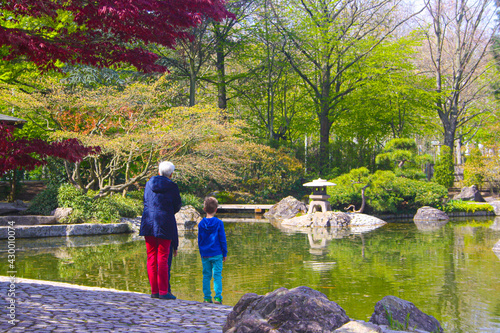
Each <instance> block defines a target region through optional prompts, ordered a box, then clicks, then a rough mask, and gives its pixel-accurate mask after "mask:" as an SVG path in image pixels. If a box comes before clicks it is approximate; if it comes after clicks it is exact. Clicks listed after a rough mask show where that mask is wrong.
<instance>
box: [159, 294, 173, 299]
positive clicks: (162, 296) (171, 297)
mask: <svg viewBox="0 0 500 333" xmlns="http://www.w3.org/2000/svg"><path fill="white" fill-rule="evenodd" d="M160 299H171V300H174V299H177V297H175V296H174V295H172V294H165V295H160Z"/></svg>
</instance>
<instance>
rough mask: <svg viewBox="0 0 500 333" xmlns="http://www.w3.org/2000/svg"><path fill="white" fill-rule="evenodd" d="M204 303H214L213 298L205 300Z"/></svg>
mask: <svg viewBox="0 0 500 333" xmlns="http://www.w3.org/2000/svg"><path fill="white" fill-rule="evenodd" d="M203 303H212V299H211V298H205V299H203Z"/></svg>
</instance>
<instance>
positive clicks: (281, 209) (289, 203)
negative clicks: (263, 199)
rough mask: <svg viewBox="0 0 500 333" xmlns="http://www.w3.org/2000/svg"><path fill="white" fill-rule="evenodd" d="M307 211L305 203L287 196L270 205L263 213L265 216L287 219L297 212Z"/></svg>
mask: <svg viewBox="0 0 500 333" xmlns="http://www.w3.org/2000/svg"><path fill="white" fill-rule="evenodd" d="M301 212H302V213H305V212H307V207H306V204H305V203H303V202H301V201H299V200H297V199H295V198H294V197H292V196H288V197H286V198H285V199H282V200H281V201H280V202H278V203H277V204H275V205H274V206H272V207H271V208H270V209H269V210H268V211H267V212H266V213H265V214H264V217H266V218H276V219H289V218H291V217H294V216H295V215H297V214H298V213H301Z"/></svg>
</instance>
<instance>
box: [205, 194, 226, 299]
mask: <svg viewBox="0 0 500 333" xmlns="http://www.w3.org/2000/svg"><path fill="white" fill-rule="evenodd" d="M218 204H219V203H218V202H217V199H215V198H214V197H207V198H206V199H205V202H204V207H203V210H204V211H205V213H207V217H204V218H203V219H202V220H201V221H200V223H199V224H198V247H199V248H200V255H201V262H202V264H203V295H204V302H206V303H212V290H211V288H210V281H211V280H212V276H213V277H214V291H215V297H214V303H215V304H222V263H223V262H225V261H226V257H227V242H226V233H225V232H224V224H223V223H222V221H221V220H219V219H218V218H217V217H215V213H216V212H217V206H218Z"/></svg>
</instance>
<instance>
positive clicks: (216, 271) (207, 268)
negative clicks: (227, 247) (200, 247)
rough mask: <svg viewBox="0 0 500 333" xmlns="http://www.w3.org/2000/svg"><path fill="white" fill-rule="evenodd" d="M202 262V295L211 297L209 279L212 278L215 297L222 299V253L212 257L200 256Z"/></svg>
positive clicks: (206, 297) (207, 297)
mask: <svg viewBox="0 0 500 333" xmlns="http://www.w3.org/2000/svg"><path fill="white" fill-rule="evenodd" d="M201 263H202V264H203V296H204V297H205V299H212V289H211V288H210V281H211V280H212V276H213V278H214V291H215V297H219V298H220V299H222V254H220V255H218V256H213V257H202V258H201Z"/></svg>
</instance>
